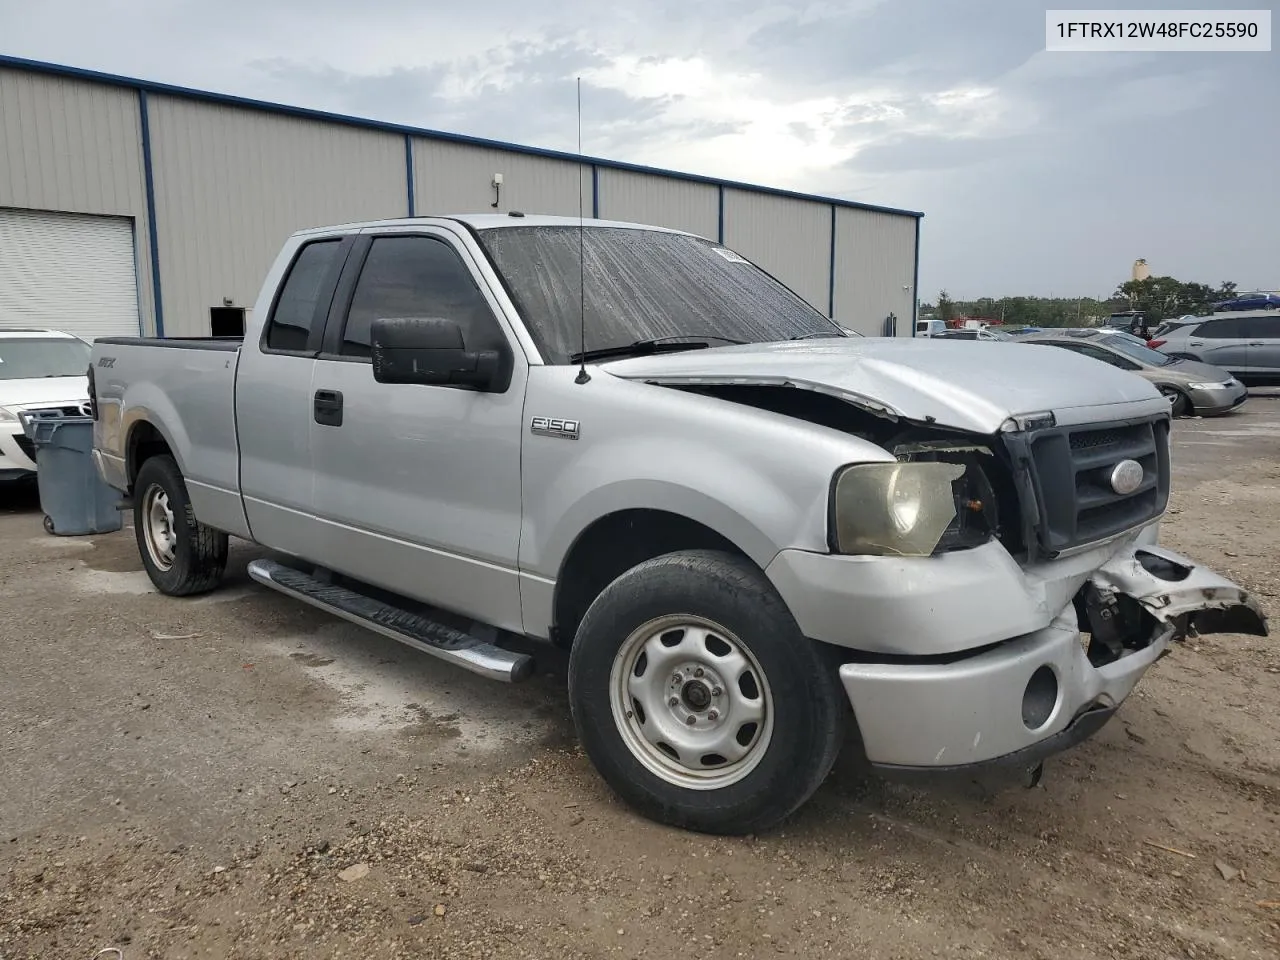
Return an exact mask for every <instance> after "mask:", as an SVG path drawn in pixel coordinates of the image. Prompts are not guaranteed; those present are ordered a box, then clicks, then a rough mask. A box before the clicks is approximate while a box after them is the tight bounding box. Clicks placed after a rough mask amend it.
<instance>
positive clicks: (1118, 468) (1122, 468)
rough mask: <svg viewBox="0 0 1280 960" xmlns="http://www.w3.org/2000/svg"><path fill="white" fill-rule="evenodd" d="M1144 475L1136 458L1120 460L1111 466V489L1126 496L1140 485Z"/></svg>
mask: <svg viewBox="0 0 1280 960" xmlns="http://www.w3.org/2000/svg"><path fill="white" fill-rule="evenodd" d="M1145 475H1146V474H1145V471H1143V469H1142V464H1140V463H1139V462H1138V461H1137V460H1121V461H1120V462H1119V463H1117V464H1116V465H1115V466H1114V467H1112V468H1111V489H1112V490H1114V491H1115V492H1116V493H1118V494H1120V496H1122V497H1125V496H1128V495H1129V494H1131V493H1133V492H1134V491H1135V490H1137V489H1138V488H1139V487H1140V486H1142V478H1143V477H1144V476H1145Z"/></svg>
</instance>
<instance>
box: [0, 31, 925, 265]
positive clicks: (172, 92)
mask: <svg viewBox="0 0 1280 960" xmlns="http://www.w3.org/2000/svg"><path fill="white" fill-rule="evenodd" d="M0 67H9V68H11V69H15V70H28V71H31V72H33V73H44V74H51V75H53V76H58V77H70V78H73V79H77V80H88V81H92V82H94V83H103V84H107V85H110V86H116V87H127V88H129V89H133V90H138V91H140V92H146V93H158V94H165V95H168V96H174V97H183V98H186V99H188V100H200V101H203V102H205V103H216V104H220V105H223V106H234V107H244V108H246V109H250V110H262V111H265V112H268V113H276V114H281V115H283V116H287V117H296V118H299V119H303V120H320V121H325V122H328V123H340V124H343V125H345V126H350V127H360V128H362V129H365V130H378V131H382V132H384V133H397V134H409V135H411V136H417V137H426V138H428V139H432V140H442V141H445V142H449V143H459V144H467V145H469V146H475V147H487V148H489V149H495V150H508V151H511V152H513V153H522V154H526V155H528V156H534V157H546V158H549V159H552V160H567V161H569V162H571V163H583V162H585V163H593V164H597V165H598V166H601V167H604V168H605V169H609V170H627V171H630V172H632V173H647V174H651V175H654V176H660V177H670V178H673V179H676V180H685V181H688V182H691V183H705V184H711V185H712V186H718V187H720V188H721V192H722V193H723V188H725V187H732V188H733V189H735V190H746V191H749V192H751V193H764V194H769V195H771V196H775V197H790V198H792V199H794V200H812V201H815V202H817V203H830V204H834V205H835V206H837V207H851V208H853V209H855V210H871V211H875V212H877V213H892V214H897V215H899V216H904V217H922V216H924V214H923V213H920V212H918V211H915V210H901V209H898V208H897V207H884V206H879V205H877V204H871V203H859V202H858V201H856V200H841V199H839V198H836V197H823V196H816V195H813V194H808V193H800V192H798V191H795V190H783V189H780V188H777V187H766V186H762V185H760V184H756V183H740V182H737V181H734V180H720V179H718V178H716V177H707V176H702V175H701V174H696V173H682V172H680V171H678V170H664V169H662V168H660V167H649V166H644V165H643V164H637V163H624V162H622V161H620V160H606V159H604V158H602V157H584V156H580V155H579V154H576V153H569V152H567V151H564V150H548V149H545V148H542V147H526V146H522V145H520V144H517V143H507V142H505V141H502V140H490V139H486V138H484V137H469V136H465V135H463V134H459V133H445V132H443V131H440V130H430V129H426V128H421V127H412V126H408V125H406V124H400V123H386V122H383V121H379V120H369V119H366V118H363V117H352V116H348V115H346V114H341V113H330V112H328V111H324V110H311V109H308V108H306V107H292V106H288V105H286V104H280V103H271V102H269V101H266V100H253V99H250V98H248V97H236V96H231V95H230V94H225V93H212V92H210V91H208V90H195V89H192V88H190V87H180V86H177V85H175V84H170V83H156V82H154V81H151V80H139V79H136V78H133V77H124V76H120V75H118V74H112V73H102V72H100V71H97V70H85V69H82V68H80V67H68V66H64V65H62V64H57V63H46V62H44V61H41V60H28V59H25V58H23V57H10V56H4V55H0ZM721 242H723V240H722V241H721Z"/></svg>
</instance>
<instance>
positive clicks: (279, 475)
mask: <svg viewBox="0 0 1280 960" xmlns="http://www.w3.org/2000/svg"><path fill="white" fill-rule="evenodd" d="M355 240H356V235H354V234H352V235H348V236H342V235H337V236H316V237H303V238H301V239H294V240H291V241H290V243H289V244H288V245H287V246H286V247H285V249H283V250H282V251H281V253H280V256H279V257H278V258H277V260H276V263H275V264H274V265H273V267H272V270H271V273H270V274H269V275H268V277H267V279H266V282H265V283H264V284H263V290H264V293H263V296H262V297H260V298H259V302H258V304H257V305H256V306H255V309H254V313H255V314H256V315H259V316H265V323H264V324H263V327H262V330H261V335H260V336H259V337H258V338H257V339H256V340H254V339H250V338H246V339H245V342H244V344H243V345H242V346H241V348H240V360H239V364H238V367H237V371H236V387H235V393H236V400H235V402H236V439H237V441H238V443H239V447H240V492H241V495H242V496H243V498H244V510H245V518H246V520H247V521H248V523H249V529H250V531H251V532H252V534H253V538H254V539H255V540H256V541H258V542H259V543H262V544H264V545H266V546H268V547H271V548H273V549H275V550H280V551H283V552H285V553H291V554H294V555H296V556H299V557H303V558H306V559H314V554H315V550H316V547H317V538H316V533H317V526H316V522H315V519H314V509H313V507H314V503H313V493H314V491H313V489H312V478H313V476H314V474H313V470H312V466H313V465H312V457H311V433H310V429H309V425H310V423H311V377H312V371H313V368H314V367H315V362H316V361H315V358H316V355H317V354H318V353H319V352H320V347H321V344H322V342H323V339H324V325H325V320H326V318H327V316H328V314H329V307H330V304H331V303H332V300H333V294H334V290H335V289H336V287H337V283H338V278H339V276H340V274H341V271H342V266H343V263H344V262H345V261H346V258H347V255H348V253H349V252H350V250H351V247H352V245H353V244H354V242H355Z"/></svg>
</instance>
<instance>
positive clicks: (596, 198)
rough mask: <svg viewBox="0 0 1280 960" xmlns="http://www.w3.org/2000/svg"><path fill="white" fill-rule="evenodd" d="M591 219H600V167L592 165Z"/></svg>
mask: <svg viewBox="0 0 1280 960" xmlns="http://www.w3.org/2000/svg"><path fill="white" fill-rule="evenodd" d="M591 219H592V220H599V219H600V168H599V167H597V166H596V165H595V164H594V163H593V164H592V165H591Z"/></svg>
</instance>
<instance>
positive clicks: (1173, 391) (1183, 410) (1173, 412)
mask: <svg viewBox="0 0 1280 960" xmlns="http://www.w3.org/2000/svg"><path fill="white" fill-rule="evenodd" d="M1160 392H1161V393H1162V394H1164V395H1165V396H1166V397H1173V404H1172V405H1171V407H1170V410H1169V413H1170V416H1173V417H1185V416H1187V415H1188V414H1190V413H1194V412H1195V410H1194V408H1193V407H1192V406H1191V398H1190V397H1188V396H1187V395H1186V394H1185V393H1183V392H1182V391H1181V390H1179V389H1178V388H1177V387H1170V386H1161V387H1160Z"/></svg>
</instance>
